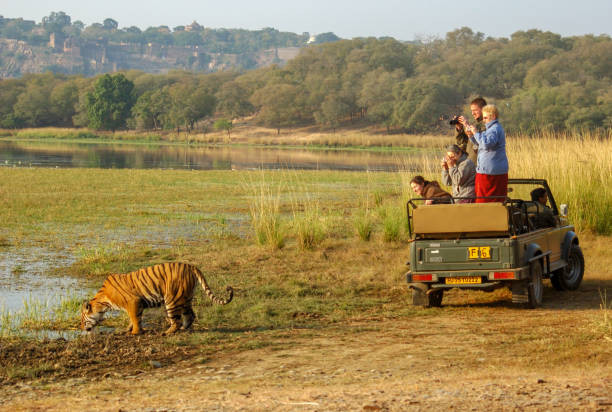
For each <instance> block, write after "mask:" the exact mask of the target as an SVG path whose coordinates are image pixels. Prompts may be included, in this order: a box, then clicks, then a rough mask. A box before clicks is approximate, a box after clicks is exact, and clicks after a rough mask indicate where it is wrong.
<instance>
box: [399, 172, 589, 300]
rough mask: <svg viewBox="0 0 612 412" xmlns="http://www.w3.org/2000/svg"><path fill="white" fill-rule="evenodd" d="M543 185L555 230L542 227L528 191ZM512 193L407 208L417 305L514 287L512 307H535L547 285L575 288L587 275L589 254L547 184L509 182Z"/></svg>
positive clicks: (411, 279) (409, 276)
mask: <svg viewBox="0 0 612 412" xmlns="http://www.w3.org/2000/svg"><path fill="white" fill-rule="evenodd" d="M536 187H543V188H544V189H546V192H547V194H548V200H549V203H550V207H551V209H552V214H553V217H554V222H555V223H554V226H551V224H550V223H549V226H548V227H538V225H537V223H536V222H539V220H538V217H539V216H538V213H540V212H539V211H540V210H541V209H540V208H538V207H537V206H536V204H535V202H532V201H531V198H530V196H529V193H530V190H531V189H535V188H536ZM508 188H509V189H508V192H509V196H512V197H507V198H504V199H499V200H503V202H502V201H498V202H495V203H463V204H457V203H456V202H457V201H458V199H453V202H454V203H453V204H435V205H424V204H423V203H422V202H423V199H411V200H410V201H408V204H407V212H408V227H409V232H410V234H411V240H410V262H409V263H408V265H409V266H410V270H409V272H408V273H407V274H406V277H407V280H408V283H409V285H410V288H411V289H412V303H413V305H420V306H425V307H429V306H440V305H441V304H442V297H443V295H444V291H445V290H448V289H452V288H460V289H475V290H483V291H492V290H494V289H497V288H501V287H508V288H509V289H510V290H511V291H512V302H514V303H521V304H526V306H527V307H530V308H536V307H538V306H540V305H541V303H542V290H543V286H542V281H543V279H548V278H549V279H550V280H551V283H552V285H553V287H554V288H555V289H556V290H575V289H577V288H578V287H579V286H580V282H581V281H582V277H583V274H584V257H583V255H582V251H581V250H580V246H579V242H578V237H577V235H576V233H574V227H573V226H572V225H570V224H569V222H568V219H567V206H566V205H561V212H559V209H557V204H556V203H555V199H554V197H553V194H552V193H551V191H550V188H549V187H548V183H547V182H546V180H542V179H509V182H508Z"/></svg>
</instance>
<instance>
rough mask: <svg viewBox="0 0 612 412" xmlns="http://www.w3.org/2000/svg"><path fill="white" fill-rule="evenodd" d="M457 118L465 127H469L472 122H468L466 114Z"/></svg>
mask: <svg viewBox="0 0 612 412" xmlns="http://www.w3.org/2000/svg"><path fill="white" fill-rule="evenodd" d="M457 120H459V123H460V124H461V125H462V126H463V127H468V126H469V125H470V124H469V123H468V121H467V119H466V118H465V116H459V117H458V118H457Z"/></svg>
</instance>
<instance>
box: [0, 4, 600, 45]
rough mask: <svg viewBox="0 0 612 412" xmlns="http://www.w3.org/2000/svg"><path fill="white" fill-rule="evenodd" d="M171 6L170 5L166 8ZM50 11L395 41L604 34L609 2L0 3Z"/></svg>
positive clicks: (11, 13)
mask: <svg viewBox="0 0 612 412" xmlns="http://www.w3.org/2000/svg"><path fill="white" fill-rule="evenodd" d="M170 5H171V7H170ZM52 11H55V12H59V11H63V12H65V13H66V14H68V15H69V16H70V17H71V18H72V21H73V22H74V21H76V20H80V21H82V22H83V23H85V25H90V24H92V23H102V22H103V21H104V19H106V18H112V19H114V20H116V21H117V22H118V23H119V27H120V28H124V27H129V26H137V27H139V28H140V29H142V30H145V29H146V28H148V27H157V26H168V27H170V28H171V29H172V28H174V27H176V26H184V25H187V24H190V23H191V22H192V21H197V22H198V23H199V24H201V25H202V26H205V27H212V28H228V29H240V28H242V29H248V30H258V29H262V28H264V27H273V28H275V29H278V30H280V31H287V32H294V33H298V34H301V33H303V32H309V33H310V34H319V33H324V32H334V33H335V34H337V35H338V36H340V37H342V38H354V37H370V36H373V37H383V36H390V37H394V38H396V39H398V40H414V39H417V38H430V37H444V35H445V34H446V33H447V32H449V31H453V30H455V29H457V28H460V27H463V26H467V27H470V28H471V29H472V30H474V31H475V32H483V33H484V34H485V35H486V36H491V37H509V36H510V35H511V34H512V33H514V32H516V31H519V30H529V29H538V30H542V31H551V32H554V33H558V34H560V35H562V36H564V37H567V36H577V35H584V34H594V35H600V34H607V35H610V33H611V30H610V27H611V26H612V25H610V23H609V20H610V17H612V2H610V1H609V0H584V1H582V2H581V3H574V2H569V1H554V0H541V1H539V2H535V1H527V0H516V1H514V2H513V3H510V2H507V3H501V2H500V3H490V4H487V3H483V2H481V1H473V0H468V1H465V2H464V3H462V4H461V7H459V6H458V5H457V3H456V2H453V1H451V0H431V1H429V2H427V3H426V2H414V1H410V0H408V1H406V0H404V1H401V0H379V1H378V2H355V1H349V0H338V1H335V2H331V1H321V0H312V1H310V2H295V1H286V0H285V1H282V0H260V1H259V2H251V1H248V2H247V1H243V0H229V1H226V2H224V3H218V2H212V1H208V0H203V1H199V2H195V1H193V0H175V1H173V2H172V3H162V2H159V1H152V2H149V3H147V4H144V5H143V4H142V3H133V2H125V1H123V2H120V1H117V0H107V1H105V2H99V3H89V2H87V3H84V2H82V1H76V0H58V1H54V2H53V3H51V4H50V3H49V2H47V1H43V0H26V1H23V2H12V3H11V4H5V5H3V7H2V8H1V9H0V14H1V15H3V16H4V17H5V18H19V17H22V18H24V19H26V20H34V21H36V22H37V23H39V22H40V21H41V20H42V18H43V17H45V16H48V15H49V14H50V13H51V12H52Z"/></svg>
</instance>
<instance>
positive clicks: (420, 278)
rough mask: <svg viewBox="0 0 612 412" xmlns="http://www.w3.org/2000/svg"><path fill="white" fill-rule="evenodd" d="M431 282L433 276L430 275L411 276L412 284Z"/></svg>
mask: <svg viewBox="0 0 612 412" xmlns="http://www.w3.org/2000/svg"><path fill="white" fill-rule="evenodd" d="M432 280H433V276H432V274H431V273H428V274H426V275H412V281H413V282H431V281H432Z"/></svg>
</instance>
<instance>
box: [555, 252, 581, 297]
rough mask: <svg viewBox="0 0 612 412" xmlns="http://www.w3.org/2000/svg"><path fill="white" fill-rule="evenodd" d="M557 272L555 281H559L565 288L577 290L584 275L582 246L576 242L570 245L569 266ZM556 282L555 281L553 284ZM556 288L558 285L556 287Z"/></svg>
mask: <svg viewBox="0 0 612 412" xmlns="http://www.w3.org/2000/svg"><path fill="white" fill-rule="evenodd" d="M557 273H558V274H555V278H556V279H555V281H557V282H559V285H560V286H561V287H562V288H563V290H576V289H578V287H579V286H580V282H582V277H583V276H584V256H583V255H582V250H581V249H580V246H578V245H576V244H574V245H572V246H570V250H569V254H568V256H567V266H566V267H564V268H563V269H561V270H559V271H557ZM554 285H555V284H554V283H553V286H554ZM555 289H556V287H555Z"/></svg>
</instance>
